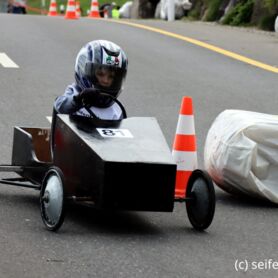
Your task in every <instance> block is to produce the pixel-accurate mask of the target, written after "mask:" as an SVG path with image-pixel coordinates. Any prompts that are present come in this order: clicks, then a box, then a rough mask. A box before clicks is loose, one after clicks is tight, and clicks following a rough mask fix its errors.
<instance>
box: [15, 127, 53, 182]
mask: <svg viewBox="0 0 278 278" xmlns="http://www.w3.org/2000/svg"><path fill="white" fill-rule="evenodd" d="M42 133H46V132H45V129H42V128H24V127H14V136H13V150H12V165H13V166H21V167H22V170H23V171H20V172H18V174H19V175H20V176H22V177H24V178H26V179H27V180H29V181H31V182H32V183H35V184H39V185H41V183H42V180H43V177H44V175H45V173H46V171H47V169H48V167H49V165H50V164H51V162H50V157H49V155H47V153H48V152H49V140H45V139H46V136H45V135H42V136H41V135H40V134H42ZM33 136H34V138H35V144H34V141H33ZM40 137H42V140H38V138H40ZM34 146H39V147H36V148H35V147H34ZM39 148H40V149H41V150H43V152H44V156H42V155H41V153H39V154H38V157H39V158H40V159H42V160H39V159H38V157H37V154H36V151H38V150H39ZM44 149H45V150H44ZM44 160H47V161H44Z"/></svg>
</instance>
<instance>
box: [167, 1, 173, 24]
mask: <svg viewBox="0 0 278 278" xmlns="http://www.w3.org/2000/svg"><path fill="white" fill-rule="evenodd" d="M167 4H168V5H167V6H168V9H167V17H168V21H174V20H175V0H167Z"/></svg>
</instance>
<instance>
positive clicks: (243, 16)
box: [222, 0, 254, 26]
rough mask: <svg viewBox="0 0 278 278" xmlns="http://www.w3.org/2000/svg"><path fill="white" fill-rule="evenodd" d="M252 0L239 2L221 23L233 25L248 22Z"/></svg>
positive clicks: (252, 4)
mask: <svg viewBox="0 0 278 278" xmlns="http://www.w3.org/2000/svg"><path fill="white" fill-rule="evenodd" d="M253 6H254V0H247V1H241V2H239V3H238V4H237V5H236V6H235V7H234V8H233V9H232V10H231V11H230V12H228V14H227V15H226V16H225V18H224V19H223V21H222V23H223V24H230V25H234V26H238V25H244V24H247V23H249V22H250V19H251V16H252V12H253Z"/></svg>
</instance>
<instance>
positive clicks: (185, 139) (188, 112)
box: [172, 97, 198, 198]
mask: <svg viewBox="0 0 278 278" xmlns="http://www.w3.org/2000/svg"><path fill="white" fill-rule="evenodd" d="M172 155H173V157H174V160H175V162H176V163H177V174H176V187H175V198H184V197H185V192H186V186H187V182H188V179H189V177H190V175H191V173H192V171H193V170H195V169H197V164H198V163H197V144H196V135H195V125H194V116H193V103H192V98H191V97H183V99H182V103H181V108H180V115H179V119H178V124H177V130H176V136H175V140H174V144H173V151H172Z"/></svg>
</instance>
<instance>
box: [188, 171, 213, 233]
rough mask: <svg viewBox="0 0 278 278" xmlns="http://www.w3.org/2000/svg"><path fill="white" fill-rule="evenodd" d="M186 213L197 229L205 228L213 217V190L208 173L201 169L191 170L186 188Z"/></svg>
mask: <svg viewBox="0 0 278 278" xmlns="http://www.w3.org/2000/svg"><path fill="white" fill-rule="evenodd" d="M186 197H187V198H190V200H188V201H186V209H187V215H188V218H189V221H190V223H191V224H192V226H193V227H194V228H195V229H196V230H199V231H203V230H205V229H207V228H208V227H209V226H210V224H211V222H212V220H213V217H214V212H215V190H214V186H213V182H212V179H211V178H210V176H209V174H208V173H207V172H205V171H202V170H195V171H193V172H192V174H191V176H190V178H189V181H188V184H187V188H186Z"/></svg>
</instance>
